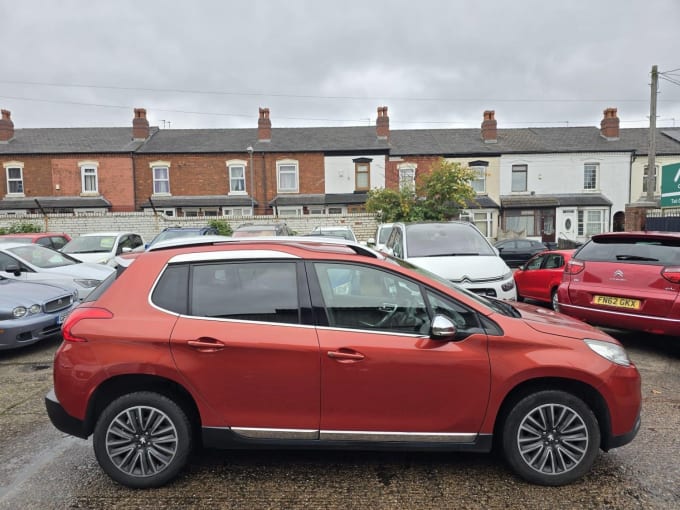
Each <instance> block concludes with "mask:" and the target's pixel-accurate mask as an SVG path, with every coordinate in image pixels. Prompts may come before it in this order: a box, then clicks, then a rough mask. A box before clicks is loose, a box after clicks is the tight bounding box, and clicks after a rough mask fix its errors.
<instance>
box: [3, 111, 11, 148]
mask: <svg viewBox="0 0 680 510" xmlns="http://www.w3.org/2000/svg"><path fill="white" fill-rule="evenodd" d="M0 111H1V112H2V118H1V119H0V143H7V142H9V141H10V140H11V139H12V138H14V122H12V113H11V112H10V111H9V110H0Z"/></svg>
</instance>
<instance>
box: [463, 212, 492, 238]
mask: <svg viewBox="0 0 680 510" xmlns="http://www.w3.org/2000/svg"><path fill="white" fill-rule="evenodd" d="M465 214H466V215H467V216H468V218H470V220H471V222H472V223H474V224H475V226H476V227H477V228H478V229H479V231H480V232H481V233H482V234H484V236H485V237H492V236H493V230H492V227H493V222H492V219H493V213H492V212H491V211H471V210H467V211H465Z"/></svg>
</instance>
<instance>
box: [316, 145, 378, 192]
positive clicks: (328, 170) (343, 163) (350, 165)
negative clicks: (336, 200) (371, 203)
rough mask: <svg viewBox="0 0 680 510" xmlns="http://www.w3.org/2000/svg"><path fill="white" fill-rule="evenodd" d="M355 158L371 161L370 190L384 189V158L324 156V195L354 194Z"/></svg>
mask: <svg viewBox="0 0 680 510" xmlns="http://www.w3.org/2000/svg"><path fill="white" fill-rule="evenodd" d="M357 158H369V159H371V160H372V161H371V189H375V188H384V187H385V156H384V155H383V154H380V155H376V154H365V155H354V156H326V157H325V158H324V169H325V178H326V193H354V190H355V189H356V188H355V183H354V161H353V160H355V159H357Z"/></svg>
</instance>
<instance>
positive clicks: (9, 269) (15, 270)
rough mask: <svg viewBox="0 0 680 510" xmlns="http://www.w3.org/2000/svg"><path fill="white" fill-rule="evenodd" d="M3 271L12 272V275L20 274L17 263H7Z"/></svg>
mask: <svg viewBox="0 0 680 510" xmlns="http://www.w3.org/2000/svg"><path fill="white" fill-rule="evenodd" d="M5 271H7V272H8V273H12V274H13V275H14V276H21V268H20V267H19V266H18V265H17V264H8V265H7V266H5Z"/></svg>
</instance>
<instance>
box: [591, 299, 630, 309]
mask: <svg viewBox="0 0 680 510" xmlns="http://www.w3.org/2000/svg"><path fill="white" fill-rule="evenodd" d="M593 303H595V304H596V305H607V306H615V307H616V308H628V309H629V310H639V309H640V305H641V303H640V300H639V299H629V298H622V297H614V296H593Z"/></svg>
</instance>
